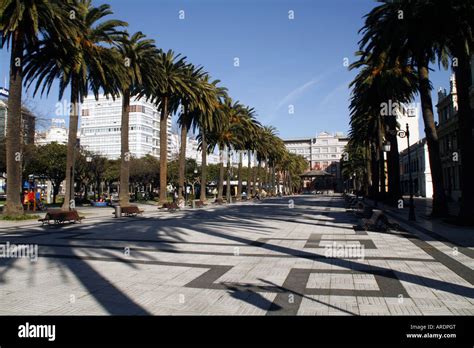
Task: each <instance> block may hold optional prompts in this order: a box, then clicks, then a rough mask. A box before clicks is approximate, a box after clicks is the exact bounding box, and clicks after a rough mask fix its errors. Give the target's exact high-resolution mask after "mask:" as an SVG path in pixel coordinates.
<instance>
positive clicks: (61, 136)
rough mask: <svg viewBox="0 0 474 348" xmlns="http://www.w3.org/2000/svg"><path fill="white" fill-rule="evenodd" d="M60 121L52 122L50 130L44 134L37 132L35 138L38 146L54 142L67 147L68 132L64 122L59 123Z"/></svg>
mask: <svg viewBox="0 0 474 348" xmlns="http://www.w3.org/2000/svg"><path fill="white" fill-rule="evenodd" d="M58 121H59V120H55V119H53V120H52V125H51V127H50V128H49V129H47V130H45V131H43V132H37V133H36V136H35V143H36V145H46V144H50V143H53V142H56V143H58V144H63V145H67V142H68V130H67V128H66V127H65V126H64V121H63V120H61V121H62V122H58Z"/></svg>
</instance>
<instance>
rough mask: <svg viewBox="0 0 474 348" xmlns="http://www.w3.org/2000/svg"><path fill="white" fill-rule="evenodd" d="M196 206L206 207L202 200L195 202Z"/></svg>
mask: <svg viewBox="0 0 474 348" xmlns="http://www.w3.org/2000/svg"><path fill="white" fill-rule="evenodd" d="M194 206H195V207H196V208H203V207H204V202H203V201H201V200H196V201H194Z"/></svg>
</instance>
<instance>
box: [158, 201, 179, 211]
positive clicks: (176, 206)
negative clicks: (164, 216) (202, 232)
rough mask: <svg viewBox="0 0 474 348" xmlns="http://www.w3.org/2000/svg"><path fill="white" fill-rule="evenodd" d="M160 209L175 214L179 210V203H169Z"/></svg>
mask: <svg viewBox="0 0 474 348" xmlns="http://www.w3.org/2000/svg"><path fill="white" fill-rule="evenodd" d="M158 209H167V210H168V211H169V212H170V213H174V212H175V211H176V210H179V209H180V207H179V204H178V202H169V203H164V204H163V206H162V207H160V208H158Z"/></svg>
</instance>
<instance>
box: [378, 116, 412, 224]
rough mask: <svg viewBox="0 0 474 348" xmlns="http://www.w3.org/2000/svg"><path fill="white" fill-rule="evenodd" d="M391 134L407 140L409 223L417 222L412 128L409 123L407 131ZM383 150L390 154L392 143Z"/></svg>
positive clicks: (392, 132) (395, 131)
mask: <svg viewBox="0 0 474 348" xmlns="http://www.w3.org/2000/svg"><path fill="white" fill-rule="evenodd" d="M389 133H390V134H393V135H395V134H396V135H397V136H399V137H400V138H407V146H408V148H407V152H408V176H409V179H408V180H409V189H410V210H409V212H408V220H409V221H416V217H415V202H414V200H413V178H412V173H411V151H410V128H409V127H408V123H407V124H406V130H398V131H397V130H392V131H390V132H389ZM383 150H384V151H385V152H390V142H389V141H387V142H386V143H384V145H383Z"/></svg>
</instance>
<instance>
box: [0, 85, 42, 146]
mask: <svg viewBox="0 0 474 348" xmlns="http://www.w3.org/2000/svg"><path fill="white" fill-rule="evenodd" d="M7 119H8V90H7V89H5V88H1V89H0V139H1V140H3V139H4V138H5V136H6V135H7ZM35 127H36V117H35V115H34V114H33V112H31V110H29V109H28V108H27V107H26V106H22V107H21V128H22V129H21V132H22V135H23V143H24V144H33V143H34V141H35Z"/></svg>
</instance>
